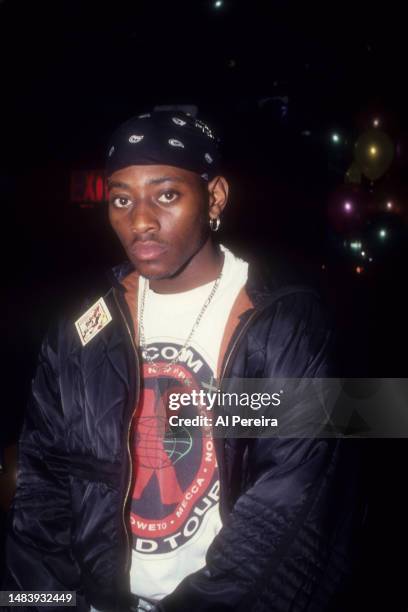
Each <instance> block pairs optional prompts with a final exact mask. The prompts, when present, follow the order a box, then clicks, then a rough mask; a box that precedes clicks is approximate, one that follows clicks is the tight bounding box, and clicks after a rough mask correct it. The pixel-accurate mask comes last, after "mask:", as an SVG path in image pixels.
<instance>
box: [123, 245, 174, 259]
mask: <svg viewBox="0 0 408 612" xmlns="http://www.w3.org/2000/svg"><path fill="white" fill-rule="evenodd" d="M166 250H167V247H165V246H164V245H163V244H160V243H159V242H154V240H146V241H145V242H142V241H137V242H134V243H133V244H132V245H131V247H130V252H131V253H132V255H134V256H135V257H136V258H137V259H139V260H141V261H149V260H150V259H157V258H158V257H159V256H160V255H161V254H162V253H164V252H165V251H166Z"/></svg>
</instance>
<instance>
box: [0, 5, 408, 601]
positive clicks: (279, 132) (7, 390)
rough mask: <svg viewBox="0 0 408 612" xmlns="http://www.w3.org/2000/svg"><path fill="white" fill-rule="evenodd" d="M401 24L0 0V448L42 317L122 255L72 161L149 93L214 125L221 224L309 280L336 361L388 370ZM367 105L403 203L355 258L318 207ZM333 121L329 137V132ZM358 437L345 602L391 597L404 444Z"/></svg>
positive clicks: (402, 358) (402, 550) (229, 239)
mask: <svg viewBox="0 0 408 612" xmlns="http://www.w3.org/2000/svg"><path fill="white" fill-rule="evenodd" d="M406 31H407V26H406V19H405V18H404V16H403V9H402V8H399V7H398V4H397V3H396V2H388V3H381V4H380V5H378V6H374V5H373V4H372V3H368V2H360V3H358V2H354V3H347V2H346V3H345V2H336V1H334V2H331V3H330V5H327V6H326V7H325V8H323V7H318V6H317V4H314V3H294V2H283V1H281V0H276V1H269V2H261V1H252V2H239V1H233V0H230V1H229V2H228V1H225V2H223V4H222V6H221V7H219V8H217V7H216V6H215V4H214V2H210V1H201V0H196V1H194V2H192V1H190V2H183V1H180V0H174V1H173V2H153V1H150V2H148V1H138V2H133V3H130V4H129V5H126V4H125V3H122V2H119V1H116V2H106V3H101V2H98V3H96V2H95V3H94V2H85V1H83V2H78V1H75V0H71V1H70V2H66V1H59V2H55V3H44V2H30V3H23V2H19V1H18V0H3V1H1V2H0V57H1V65H2V66H1V76H0V78H1V102H0V106H1V114H0V122H1V123H0V125H1V146H0V197H1V210H2V246H3V259H2V261H3V267H2V289H3V299H2V308H3V311H2V317H1V324H2V339H3V351H2V352H3V365H2V373H3V380H2V389H3V394H2V406H1V423H0V428H1V440H0V441H1V444H0V446H4V447H6V448H9V447H10V446H11V445H13V444H14V443H15V442H16V440H17V438H18V432H19V428H20V426H21V419H22V416H23V414H24V408H25V402H26V397H27V393H28V389H29V384H30V380H31V377H32V374H33V369H34V366H35V359H36V355H37V351H38V348H39V343H40V341H41V338H42V335H43V333H44V332H45V329H46V326H47V324H48V322H49V320H50V318H51V317H53V316H55V313H57V312H58V310H59V309H60V308H61V307H62V306H63V305H64V304H65V303H66V302H67V301H68V300H69V299H71V296H72V295H74V294H77V293H78V292H82V291H86V288H87V287H88V286H89V285H91V284H92V282H93V279H94V278H96V276H97V275H99V274H100V273H101V271H102V272H103V269H104V268H105V267H107V266H110V265H113V264H115V263H117V262H119V261H121V260H122V259H123V253H122V251H121V248H120V246H119V244H118V243H117V241H116V239H115V237H114V236H113V234H112V232H111V231H110V229H109V226H108V222H107V210H106V206H105V205H103V204H97V205H93V206H89V205H88V206H86V207H84V206H80V204H78V203H74V202H72V199H71V197H70V180H71V177H72V172H74V171H89V170H96V169H100V168H102V167H103V158H104V153H105V148H106V141H107V138H108V136H109V134H110V133H111V131H112V130H113V129H114V128H115V127H116V126H117V125H118V124H119V123H120V122H121V121H123V120H125V119H127V118H128V117H130V116H132V115H134V114H138V113H141V112H147V111H149V110H150V109H151V108H152V107H153V106H154V105H156V104H194V105H197V106H198V108H199V114H200V115H201V116H202V118H204V119H205V120H208V121H209V122H210V123H211V125H213V126H214V127H215V129H216V131H218V133H219V134H220V136H221V137H222V139H223V142H224V148H223V151H224V157H225V160H226V161H225V174H226V176H227V177H228V179H229V180H230V183H231V190H232V193H231V201H230V204H229V210H228V211H227V212H226V214H225V217H224V219H223V224H222V232H220V235H221V239H222V240H223V241H224V242H225V243H226V244H228V245H230V246H231V247H234V248H235V249H236V250H237V251H238V252H239V251H242V253H245V252H246V250H249V251H256V252H259V253H261V254H263V255H264V256H266V258H269V260H270V261H271V262H280V263H281V262H284V264H285V265H290V266H292V265H293V266H294V267H295V268H297V269H299V270H300V273H301V274H302V275H303V276H304V278H305V280H306V279H308V281H309V282H311V283H314V284H316V285H317V286H318V287H319V288H320V290H321V292H322V294H324V296H325V298H326V299H327V302H328V305H329V308H330V310H331V312H332V314H333V316H334V319H335V321H336V326H337V330H338V338H339V344H338V357H339V361H340V365H341V373H342V375H343V376H347V377H359V378H360V377H361V378H362V377H405V376H406V370H407V366H406V341H407V320H406V311H407V305H408V304H407V297H406V294H405V284H406V282H405V280H406V271H405V270H406V262H407V241H406V237H407V224H406V219H407V216H406V212H407V208H408V199H407V185H406V181H407V179H406V168H407V165H406V161H407V159H408V154H407V148H406V147H405V143H406V142H408V140H407V137H406V135H407V133H408V126H407V111H406V109H407V102H408V100H407V98H408V95H407V91H406V89H405V79H406V76H405V75H406V67H405V63H406V55H407V54H406V41H407V34H406ZM377 116H379V117H381V120H382V123H383V125H384V130H385V131H386V132H387V133H388V134H389V135H390V136H391V138H392V139H393V140H394V141H395V142H398V143H399V157H398V159H397V160H396V162H395V163H394V164H393V167H392V169H391V171H390V172H389V173H388V174H387V176H386V177H385V178H384V179H381V182H380V184H379V185H376V186H375V188H376V189H385V190H387V189H388V188H390V189H394V190H395V189H397V190H398V194H399V197H400V203H401V207H402V212H401V215H400V217H398V219H396V221H395V227H396V231H395V233H394V235H393V239H392V240H391V241H390V243H389V244H388V246H387V249H385V250H384V251H383V252H382V253H380V254H378V257H376V258H375V261H374V264H373V265H372V266H371V267H369V269H367V270H366V271H365V273H364V274H361V275H359V274H356V273H355V262H353V261H351V260H350V258H349V257H347V256H346V255H345V254H344V252H343V250H342V248H341V244H342V236H341V235H338V234H336V233H335V232H334V231H333V228H332V227H331V226H330V223H329V221H328V217H327V206H328V201H329V197H330V194H331V193H332V192H333V190H335V189H337V188H338V187H339V185H342V184H343V182H344V173H345V172H346V170H347V168H348V167H349V165H350V163H351V161H352V157H353V153H352V144H353V142H354V141H355V140H356V138H357V137H358V135H359V134H360V133H361V132H363V131H364V130H365V129H367V128H368V127H370V125H371V122H372V119H373V117H377ZM333 131H336V132H339V133H341V134H342V137H343V139H345V140H346V141H347V143H348V144H347V146H346V145H344V146H343V144H342V145H341V146H340V147H338V148H337V149H335V148H334V147H333V143H332V142H331V139H330V135H331V134H332V133H333ZM305 132H306V133H305ZM308 133H309V134H308ZM363 187H365V188H366V189H367V190H368V189H369V185H368V184H364V181H363ZM323 266H324V267H323ZM361 444H362V447H363V449H364V455H365V459H366V463H367V468H366V470H367V471H366V484H367V488H368V495H369V499H370V511H369V515H368V523H367V529H366V532H365V534H364V541H365V548H364V556H363V558H362V560H358V565H359V571H358V573H357V578H356V581H355V592H356V595H355V605H356V609H360V610H361V609H364V610H369V609H370V610H372V609H384V608H385V607H386V608H387V609H388V610H392V611H394V610H395V611H397V610H398V611H400V610H401V611H402V610H408V603H407V602H408V597H407V596H406V595H405V583H404V581H405V570H406V562H405V561H404V559H405V556H406V550H407V547H406V542H407V530H406V527H405V521H406V518H405V517H406V510H407V508H406V505H405V502H404V489H405V487H406V478H405V469H404V467H405V463H406V457H405V455H406V442H405V440H380V441H379V440H366V441H362V442H361ZM9 455H10V451H9V454H8V455H7V456H9ZM6 463H7V462H6ZM10 463H12V459H10ZM6 467H7V465H6ZM11 472H12V470H11V469H10V468H9V470H8V474H9V476H8V477H10V474H11ZM11 475H12V474H11ZM2 478H3V479H4V478H5V476H3V477H2ZM7 504H8V497H7V494H6V495H5V496H4V499H3V501H2V506H3V509H4V508H5V507H6V506H7ZM356 562H357V561H356Z"/></svg>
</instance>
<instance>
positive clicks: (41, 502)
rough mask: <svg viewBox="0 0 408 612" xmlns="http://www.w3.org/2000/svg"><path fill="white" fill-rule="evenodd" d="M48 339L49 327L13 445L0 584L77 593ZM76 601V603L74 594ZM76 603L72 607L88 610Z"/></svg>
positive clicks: (53, 357)
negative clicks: (12, 481) (12, 476)
mask: <svg viewBox="0 0 408 612" xmlns="http://www.w3.org/2000/svg"><path fill="white" fill-rule="evenodd" d="M54 329H55V331H54V335H55V333H56V329H57V327H56V326H55V327H54ZM51 336H52V332H51V327H50V330H49V331H48V334H47V335H46V337H45V338H44V340H43V343H42V346H41V349H40V352H39V357H38V362H37V368H36V372H35V376H34V378H33V380H32V384H31V391H30V396H29V400H28V405H27V408H26V413H25V416H24V421H23V427H22V431H21V434H20V439H19V444H18V461H17V483H16V492H15V495H14V499H13V501H12V504H11V507H10V510H9V512H8V515H7V528H6V546H5V562H6V571H5V576H4V579H3V585H2V589H3V590H8V591H10V590H15V591H28V590H36V591H39V590H54V591H64V590H65V591H79V568H78V565H77V563H76V561H75V560H74V558H73V556H72V553H71V532H70V528H71V520H72V518H71V500H70V483H69V477H68V472H67V462H66V457H64V448H65V436H66V433H67V432H66V431H65V427H64V412H63V407H62V402H61V395H60V390H59V377H58V353H57V350H56V346H55V345H56V341H55V339H53V340H52V339H51ZM77 602H78V604H80V602H81V595H80V593H79V592H78V593H77ZM78 604H77V609H88V608H82V607H80V605H78ZM28 609H29V610H31V611H32V610H34V609H35V608H33V607H30V608H27V610H28ZM44 609H45V608H44ZM46 609H47V610H48V609H50V608H49V607H47V608H46Z"/></svg>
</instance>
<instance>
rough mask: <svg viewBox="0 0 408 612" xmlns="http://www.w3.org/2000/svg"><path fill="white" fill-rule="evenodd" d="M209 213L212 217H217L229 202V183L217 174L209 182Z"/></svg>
mask: <svg viewBox="0 0 408 612" xmlns="http://www.w3.org/2000/svg"><path fill="white" fill-rule="evenodd" d="M208 194H209V213H210V217H211V218H212V219H217V218H218V217H219V216H220V215H221V213H222V211H223V210H224V208H225V206H226V204H227V202H228V194H229V185H228V181H227V179H226V178H224V177H223V176H215V177H214V178H213V179H212V180H211V181H210V182H209V183H208Z"/></svg>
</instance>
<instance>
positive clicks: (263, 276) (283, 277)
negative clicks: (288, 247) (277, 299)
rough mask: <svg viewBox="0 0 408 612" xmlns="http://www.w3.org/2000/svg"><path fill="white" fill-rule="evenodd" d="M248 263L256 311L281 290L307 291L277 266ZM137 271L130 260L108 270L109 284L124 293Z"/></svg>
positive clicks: (249, 291)
mask: <svg viewBox="0 0 408 612" xmlns="http://www.w3.org/2000/svg"><path fill="white" fill-rule="evenodd" d="M247 261H248V264H249V266H248V280H247V282H246V285H245V289H246V292H247V294H248V297H249V298H250V300H251V302H252V303H253V305H254V308H255V309H256V310H262V309H263V308H264V307H265V306H267V304H268V302H269V301H270V299H271V296H272V294H273V293H274V292H275V291H276V290H279V289H281V288H284V287H288V286H289V285H291V286H293V288H294V289H295V288H298V289H299V290H301V291H304V290H305V289H307V287H305V286H304V285H303V284H299V282H298V279H297V278H295V277H292V275H291V274H289V273H288V270H285V272H283V271H282V269H279V268H278V267H277V266H271V265H270V263H269V262H266V261H265V260H263V259H261V258H247ZM134 271H135V267H134V265H133V264H132V262H131V261H130V260H128V259H126V260H124V261H122V262H121V263H119V264H117V265H115V266H113V267H111V268H108V269H107V270H106V276H107V278H108V281H109V284H110V286H112V287H115V288H116V289H118V290H119V291H122V292H124V291H125V287H124V286H123V284H122V281H123V279H124V278H125V277H126V276H128V275H129V274H131V273H132V272H134Z"/></svg>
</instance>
